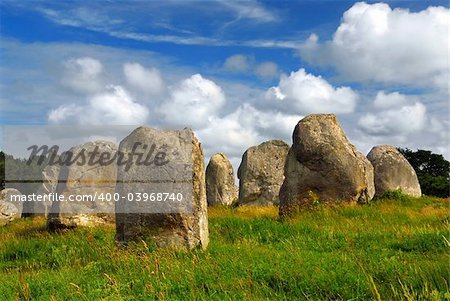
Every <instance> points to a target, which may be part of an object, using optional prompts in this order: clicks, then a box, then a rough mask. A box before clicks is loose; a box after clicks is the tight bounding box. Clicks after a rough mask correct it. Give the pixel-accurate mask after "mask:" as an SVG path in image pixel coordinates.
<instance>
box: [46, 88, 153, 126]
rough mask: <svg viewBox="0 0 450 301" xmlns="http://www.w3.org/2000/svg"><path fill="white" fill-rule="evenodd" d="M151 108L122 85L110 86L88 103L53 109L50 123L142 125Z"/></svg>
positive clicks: (92, 97) (49, 118) (49, 116)
mask: <svg viewBox="0 0 450 301" xmlns="http://www.w3.org/2000/svg"><path fill="white" fill-rule="evenodd" d="M148 115H149V110H148V109H147V108H146V107H145V106H143V105H140V104H138V103H137V102H135V101H134V99H133V98H132V97H131V96H130V95H129V93H128V92H127V91H126V90H125V89H124V88H122V87H121V86H113V85H111V86H108V87H107V88H106V90H105V91H104V92H101V93H98V94H94V95H93V96H91V97H89V99H88V101H87V104H85V105H77V104H68V105H62V106H60V107H58V108H56V109H54V110H51V111H50V113H49V115H48V120H49V122H50V123H54V124H60V123H73V122H75V123H79V124H117V125H140V124H145V122H146V121H147V119H148Z"/></svg>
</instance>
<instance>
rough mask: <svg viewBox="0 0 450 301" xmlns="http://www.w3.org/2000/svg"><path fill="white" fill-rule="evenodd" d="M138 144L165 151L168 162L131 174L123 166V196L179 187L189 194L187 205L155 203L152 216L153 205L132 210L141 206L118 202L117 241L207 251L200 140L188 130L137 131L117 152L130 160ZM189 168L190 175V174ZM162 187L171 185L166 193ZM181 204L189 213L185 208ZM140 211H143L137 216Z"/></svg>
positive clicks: (138, 168) (120, 188)
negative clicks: (142, 241) (134, 146)
mask: <svg viewBox="0 0 450 301" xmlns="http://www.w3.org/2000/svg"><path fill="white" fill-rule="evenodd" d="M136 143H140V144H141V145H152V144H153V145H155V147H156V150H155V151H163V152H164V153H165V154H166V160H167V162H169V163H168V164H167V165H163V166H160V167H157V166H153V165H151V166H140V165H138V164H133V165H132V166H131V167H130V168H129V169H128V170H126V167H125V166H123V165H120V164H119V165H118V182H119V183H118V185H117V187H116V192H117V193H118V194H119V195H121V196H126V195H128V194H135V193H136V192H138V191H149V192H152V191H153V192H155V193H158V192H167V193H177V190H176V189H177V187H184V188H186V187H188V190H189V191H190V194H189V193H187V191H184V193H185V195H184V196H183V202H185V203H184V205H183V204H181V203H180V205H179V206H180V207H176V206H175V205H171V203H167V202H161V203H155V205H154V206H155V207H154V210H153V211H152V212H148V210H149V209H152V208H151V207H134V208H133V207H132V206H140V204H136V203H130V202H128V201H126V200H123V199H121V200H119V202H117V203H116V241H117V242H119V243H125V244H126V243H127V242H129V241H141V240H144V241H148V240H150V241H151V242H152V243H154V244H155V245H156V246H157V247H174V248H181V249H193V248H197V247H200V248H203V249H205V248H206V247H207V246H208V243H209V232H208V214H207V202H206V189H205V171H204V155H203V149H202V146H201V144H200V142H199V141H198V139H197V138H196V137H195V136H194V134H193V132H192V130H190V129H184V130H182V131H161V130H156V129H152V128H147V127H139V128H137V129H135V130H134V131H133V132H132V133H131V134H130V135H128V136H127V137H126V138H125V139H123V140H122V141H121V143H120V145H119V152H120V153H123V154H124V155H125V156H126V155H127V154H129V153H131V152H132V149H133V145H136ZM174 162H180V164H178V165H177V164H175V163H174ZM181 165H185V169H184V171H183V170H182V169H178V167H177V166H181ZM186 170H189V172H187V173H186V172H185V171H186ZM155 175H156V176H155ZM183 177H187V178H185V179H183ZM168 179H172V180H170V181H168ZM136 180H140V181H138V182H136ZM133 181H134V183H133ZM146 181H147V183H145V182H146ZM158 182H160V184H158ZM169 182H170V183H169ZM165 185H167V186H165ZM186 185H187V186H186ZM164 187H167V188H166V189H165V191H164ZM150 190H151V191H150ZM154 190H162V191H154ZM169 202H170V201H169ZM174 206H175V207H174ZM183 206H186V208H189V210H185V211H184V210H182V209H183ZM136 209H141V211H137V212H136V211H134V212H133V210H136ZM145 211H147V212H145Z"/></svg>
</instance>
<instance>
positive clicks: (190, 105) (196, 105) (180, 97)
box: [159, 74, 225, 129]
mask: <svg viewBox="0 0 450 301" xmlns="http://www.w3.org/2000/svg"><path fill="white" fill-rule="evenodd" d="M224 104H225V94H224V92H223V91H222V88H221V87H220V86H218V85H217V84H216V83H215V82H213V81H212V80H209V79H206V78H203V77H202V76H201V75H200V74H195V75H192V76H191V77H189V78H187V79H185V80H183V81H182V82H181V83H179V84H178V85H176V86H174V87H172V88H171V92H170V97H169V99H167V100H166V101H164V102H163V103H162V104H161V106H160V108H159V113H160V114H161V115H162V119H163V121H164V123H166V124H168V125H172V126H179V127H185V126H189V127H192V128H193V129H200V128H202V127H204V126H205V125H206V124H207V123H208V119H210V117H211V116H214V115H216V114H217V113H218V112H219V110H220V108H221V107H222V106H223V105H224Z"/></svg>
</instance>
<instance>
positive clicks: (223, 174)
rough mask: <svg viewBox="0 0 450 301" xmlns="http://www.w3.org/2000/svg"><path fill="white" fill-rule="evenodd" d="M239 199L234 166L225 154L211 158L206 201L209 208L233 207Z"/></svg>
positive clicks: (207, 169) (207, 171)
mask: <svg viewBox="0 0 450 301" xmlns="http://www.w3.org/2000/svg"><path fill="white" fill-rule="evenodd" d="M237 197H238V188H237V187H236V184H235V183H234V171H233V165H231V162H230V160H228V158H227V157H226V156H225V155H224V154H223V153H218V154H215V155H213V156H212V157H211V159H210V160H209V163H208V166H207V167H206V199H207V200H208V205H209V206H214V205H217V204H221V205H231V203H232V202H233V201H234V200H236V199H237Z"/></svg>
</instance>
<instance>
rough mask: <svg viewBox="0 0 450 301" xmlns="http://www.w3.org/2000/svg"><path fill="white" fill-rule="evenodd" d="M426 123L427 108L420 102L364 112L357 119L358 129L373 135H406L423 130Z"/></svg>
mask: <svg viewBox="0 0 450 301" xmlns="http://www.w3.org/2000/svg"><path fill="white" fill-rule="evenodd" d="M426 124H427V110H426V107H425V106H424V105H423V104H422V103H420V102H416V103H412V104H405V105H398V106H393V107H391V108H387V109H383V110H380V111H378V112H374V113H372V112H370V113H366V114H364V115H363V116H362V117H361V118H360V119H359V120H358V125H359V127H360V129H361V130H362V131H363V132H365V133H366V134H369V135H373V136H406V135H408V134H412V133H416V132H419V131H421V130H423V129H424V127H425V125H426Z"/></svg>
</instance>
